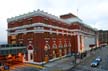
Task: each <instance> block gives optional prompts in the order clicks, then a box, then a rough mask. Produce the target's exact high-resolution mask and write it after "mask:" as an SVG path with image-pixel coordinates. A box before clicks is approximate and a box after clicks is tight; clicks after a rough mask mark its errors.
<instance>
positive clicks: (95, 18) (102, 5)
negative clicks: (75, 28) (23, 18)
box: [0, 0, 108, 42]
mask: <svg viewBox="0 0 108 71" xmlns="http://www.w3.org/2000/svg"><path fill="white" fill-rule="evenodd" d="M37 9H40V10H44V11H45V12H48V13H50V14H53V15H56V16H59V15H61V14H66V13H73V14H75V15H78V16H79V17H80V18H81V19H82V20H83V22H84V23H86V24H88V25H90V26H92V27H94V28H97V29H103V30H108V28H107V27H108V0H0V24H1V26H0V42H6V41H7V31H6V30H7V18H10V17H14V16H18V15H21V14H24V13H28V12H32V11H33V10H37ZM77 9H78V12H77Z"/></svg>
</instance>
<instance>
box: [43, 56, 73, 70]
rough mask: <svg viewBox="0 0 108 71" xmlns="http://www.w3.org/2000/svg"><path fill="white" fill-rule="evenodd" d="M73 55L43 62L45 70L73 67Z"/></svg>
mask: <svg viewBox="0 0 108 71" xmlns="http://www.w3.org/2000/svg"><path fill="white" fill-rule="evenodd" d="M73 59H74V58H73V57H65V58H62V59H59V60H56V61H53V62H49V63H47V64H45V65H44V66H45V67H46V69H47V71H66V70H68V69H70V68H72V67H73V63H72V62H73Z"/></svg>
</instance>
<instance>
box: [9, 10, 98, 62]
mask: <svg viewBox="0 0 108 71" xmlns="http://www.w3.org/2000/svg"><path fill="white" fill-rule="evenodd" d="M7 21H8V43H9V44H24V45H26V47H27V50H28V53H27V54H26V55H24V58H26V59H25V61H26V62H31V63H42V62H47V61H52V60H55V59H58V58H60V57H65V56H68V55H70V54H71V53H78V54H82V53H84V52H86V51H89V50H90V49H91V48H90V46H91V45H96V44H97V39H96V38H97V36H96V30H95V29H93V28H91V27H90V26H88V25H86V24H84V23H83V22H82V20H81V19H79V18H78V17H77V16H75V15H73V14H71V13H69V14H66V15H61V16H60V18H58V17H56V16H54V15H51V14H48V13H46V12H43V11H40V10H37V11H34V12H30V13H28V14H24V15H20V16H16V17H13V18H9V19H8V20H7Z"/></svg>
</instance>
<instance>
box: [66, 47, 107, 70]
mask: <svg viewBox="0 0 108 71" xmlns="http://www.w3.org/2000/svg"><path fill="white" fill-rule="evenodd" d="M98 56H100V57H101V58H102V62H101V63H100V64H99V66H98V67H91V66H90V63H91V62H92V61H93V60H94V59H95V58H96V57H98ZM68 71H108V48H106V47H104V48H102V49H97V50H96V52H95V54H94V55H92V56H90V57H88V58H86V59H85V60H83V61H82V62H81V63H80V64H79V65H77V66H76V67H74V68H71V69H70V70H68Z"/></svg>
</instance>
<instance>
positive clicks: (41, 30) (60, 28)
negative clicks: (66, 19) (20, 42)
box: [8, 23, 95, 35]
mask: <svg viewBox="0 0 108 71" xmlns="http://www.w3.org/2000/svg"><path fill="white" fill-rule="evenodd" d="M38 26H42V27H39V28H37V27H38ZM30 27H35V28H34V30H25V29H26V28H30ZM44 27H48V28H54V29H59V30H63V31H62V32H56V31H52V30H45V29H44ZM18 29H23V30H21V31H15V32H14V33H10V32H9V31H11V30H18ZM64 31H67V32H71V33H73V32H74V33H73V34H71V33H68V34H67V32H64ZM27 32H34V33H44V32H50V33H58V34H63V35H64V34H67V35H78V34H79V33H84V34H88V35H95V34H94V33H88V32H84V31H82V30H78V29H74V30H68V29H66V28H62V27H57V26H52V25H47V24H44V23H34V24H32V25H24V26H21V27H16V28H9V29H8V35H10V34H18V33H27Z"/></svg>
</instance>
